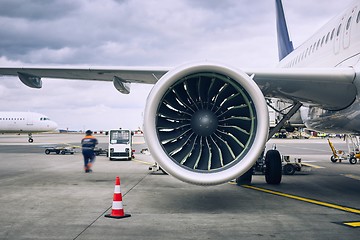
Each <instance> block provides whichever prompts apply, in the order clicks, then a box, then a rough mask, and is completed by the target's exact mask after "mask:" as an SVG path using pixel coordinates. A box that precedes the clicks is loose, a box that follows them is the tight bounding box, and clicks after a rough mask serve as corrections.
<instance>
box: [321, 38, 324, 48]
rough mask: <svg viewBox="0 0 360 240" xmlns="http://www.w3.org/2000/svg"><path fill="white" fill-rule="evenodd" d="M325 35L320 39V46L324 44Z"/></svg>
mask: <svg viewBox="0 0 360 240" xmlns="http://www.w3.org/2000/svg"><path fill="white" fill-rule="evenodd" d="M324 40H325V36H323V38H322V39H321V46H322V45H323V44H324Z"/></svg>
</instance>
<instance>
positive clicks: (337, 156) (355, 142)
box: [328, 135, 360, 164]
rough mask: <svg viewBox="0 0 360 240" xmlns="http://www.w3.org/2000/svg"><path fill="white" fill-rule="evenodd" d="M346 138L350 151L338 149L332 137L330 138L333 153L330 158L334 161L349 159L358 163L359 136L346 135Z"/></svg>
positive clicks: (359, 156) (359, 153) (359, 155)
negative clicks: (331, 139)
mask: <svg viewBox="0 0 360 240" xmlns="http://www.w3.org/2000/svg"><path fill="white" fill-rule="evenodd" d="M345 139H346V144H347V146H348V153H346V152H345V151H343V150H336V149H335V147H334V145H333V144H332V142H331V141H330V139H328V143H329V146H330V149H331V151H332V153H333V155H332V156H331V157H330V160H331V162H333V163H335V162H337V161H339V162H341V161H342V160H349V162H350V164H356V163H357V162H358V159H360V151H359V145H360V144H359V137H355V136H348V135H346V136H345Z"/></svg>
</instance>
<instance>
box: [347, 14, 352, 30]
mask: <svg viewBox="0 0 360 240" xmlns="http://www.w3.org/2000/svg"><path fill="white" fill-rule="evenodd" d="M350 24H351V17H349V19H348V21H347V24H346V30H349V28H350Z"/></svg>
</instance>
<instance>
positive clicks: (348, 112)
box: [279, 0, 360, 134]
mask: <svg viewBox="0 0 360 240" xmlns="http://www.w3.org/2000/svg"><path fill="white" fill-rule="evenodd" d="M359 59H360V1H359V0H357V1H354V2H353V3H352V4H351V6H349V7H348V8H347V9H346V10H345V11H343V12H342V13H341V14H339V15H338V16H336V17H335V18H333V19H332V20H330V21H329V22H328V23H327V24H326V25H325V26H324V27H322V28H321V29H320V30H319V31H318V32H316V33H315V34H314V35H313V36H312V37H311V38H309V39H308V40H307V41H306V42H304V43H303V44H302V45H301V46H299V47H298V48H296V49H295V50H294V51H293V52H291V53H290V54H289V55H288V56H286V57H285V58H284V59H283V60H282V61H281V62H280V63H279V67H282V68H322V67H324V68H325V67H350V68H354V69H355V71H356V72H358V70H359V68H360V63H359ZM354 85H355V87H356V89H357V96H356V98H355V99H354V102H353V103H352V104H351V105H349V106H344V107H343V108H341V109H338V110H331V111H330V110H326V109H323V108H321V107H319V106H313V105H311V104H306V103H305V104H304V107H302V108H301V109H300V111H301V117H302V120H303V122H304V123H305V125H306V126H307V127H308V128H310V129H313V130H317V131H323V132H339V133H355V134H358V133H360V98H359V92H360V81H359V79H357V78H355V79H354ZM319 94H322V93H321V92H319ZM333 97H334V98H341V96H333Z"/></svg>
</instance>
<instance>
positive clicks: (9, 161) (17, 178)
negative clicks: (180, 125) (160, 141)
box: [0, 134, 360, 240]
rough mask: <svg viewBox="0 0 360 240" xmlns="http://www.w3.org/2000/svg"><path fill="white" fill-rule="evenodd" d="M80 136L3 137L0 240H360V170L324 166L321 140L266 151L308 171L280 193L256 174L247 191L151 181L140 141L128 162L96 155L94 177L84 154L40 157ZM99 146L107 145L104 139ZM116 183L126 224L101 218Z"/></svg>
mask: <svg viewBox="0 0 360 240" xmlns="http://www.w3.org/2000/svg"><path fill="white" fill-rule="evenodd" d="M81 138H82V135H79V134H43V135H35V136H34V143H33V144H29V143H27V142H26V141H27V137H26V136H14V135H0V164H1V165H0V192H1V194H0V212H1V216H0V239H292V240H295V239H302V240H303V239H359V237H358V236H359V233H360V228H359V227H356V226H357V222H360V215H359V214H360V211H359V209H360V191H359V189H360V164H359V163H358V164H356V165H351V164H349V163H348V162H347V161H342V162H341V163H332V162H330V156H331V152H330V148H329V146H328V144H327V141H326V140H325V139H309V140H280V139H275V140H271V141H270V142H269V144H268V145H267V147H268V148H271V147H273V144H276V147H277V149H278V150H280V151H281V153H282V154H285V155H291V157H290V159H291V161H292V160H293V159H294V158H301V160H302V162H304V163H308V164H311V166H312V167H311V168H310V167H306V168H304V171H301V172H296V173H295V175H291V176H283V181H282V183H281V184H280V185H278V186H270V185H267V184H266V183H265V181H264V176H262V175H255V176H254V177H253V183H252V185H251V186H241V187H240V186H237V185H235V184H232V183H227V184H223V185H219V186H212V187H201V186H193V185H189V184H186V183H183V182H180V181H178V180H176V179H174V178H173V177H171V176H169V175H164V174H162V173H161V172H156V173H151V172H150V171H149V170H148V167H149V166H150V165H151V164H152V163H153V162H154V161H153V159H152V158H151V156H150V155H146V154H140V150H141V149H144V148H146V145H145V144H144V143H143V141H142V139H141V138H138V139H136V144H135V145H134V148H135V149H136V153H135V159H134V160H133V161H109V160H108V158H106V157H105V156H98V157H97V159H96V162H95V165H94V168H93V169H94V172H93V173H91V174H85V173H84V172H83V166H82V164H83V163H82V161H83V160H82V156H81V153H80V152H76V153H75V154H74V155H56V154H51V155H45V154H44V149H45V148H46V147H47V146H58V145H61V146H76V145H79V142H80V140H81ZM97 138H98V139H99V141H100V145H101V146H106V143H107V137H106V136H97ZM332 141H333V143H334V145H335V147H336V148H337V149H344V150H346V145H345V143H344V142H343V141H342V140H340V139H334V140H332ZM75 150H77V149H75ZM116 176H120V179H121V192H122V197H123V206H124V210H125V212H126V213H130V214H131V215H132V216H131V217H130V218H125V219H111V218H105V217H104V215H105V214H108V213H110V212H111V205H112V199H113V193H114V184H115V178H116ZM264 191H266V192H264ZM269 191H271V192H269ZM349 222H350V224H351V222H355V223H353V224H351V225H352V226H349V225H346V224H345V223H349Z"/></svg>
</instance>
